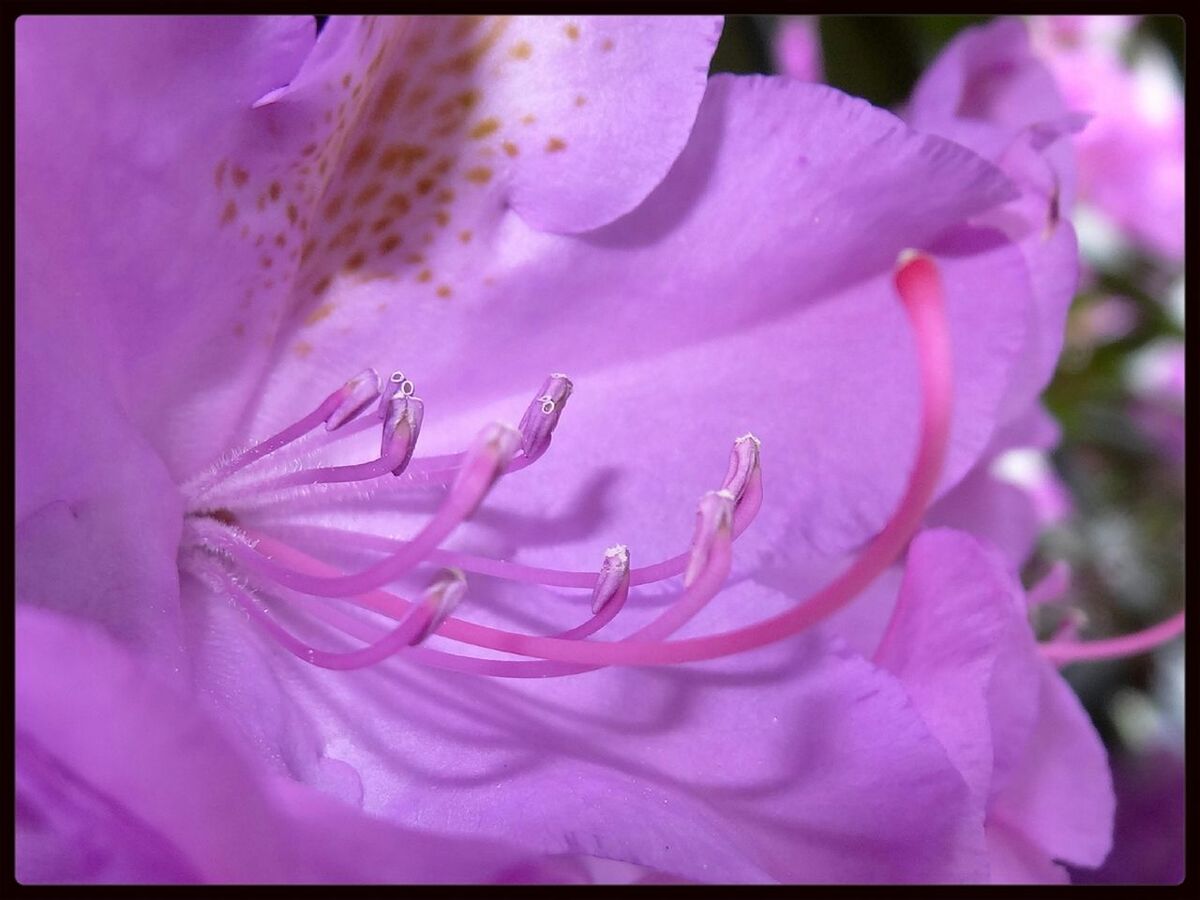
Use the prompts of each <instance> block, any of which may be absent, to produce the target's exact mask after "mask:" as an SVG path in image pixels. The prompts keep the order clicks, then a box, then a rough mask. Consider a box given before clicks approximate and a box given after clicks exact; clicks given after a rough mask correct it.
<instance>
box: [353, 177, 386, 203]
mask: <svg viewBox="0 0 1200 900" xmlns="http://www.w3.org/2000/svg"><path fill="white" fill-rule="evenodd" d="M382 193H383V185H382V184H380V183H379V182H377V181H376V182H374V183H372V184H368V185H367V186H366V187H365V188H363V189H362V190H361V191H359V192H358V193H357V194H356V195H355V197H354V205H355V206H366V205H367V204H368V203H370V202H371V201H372V200H374V199H375V198H376V197H378V196H379V195H380V194H382Z"/></svg>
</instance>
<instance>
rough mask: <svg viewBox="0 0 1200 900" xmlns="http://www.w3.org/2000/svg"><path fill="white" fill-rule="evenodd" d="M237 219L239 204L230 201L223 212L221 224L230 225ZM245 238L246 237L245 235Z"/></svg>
mask: <svg viewBox="0 0 1200 900" xmlns="http://www.w3.org/2000/svg"><path fill="white" fill-rule="evenodd" d="M236 218H237V204H236V203H234V202H233V201H232V200H230V201H229V202H228V203H226V204H225V208H224V209H223V210H221V224H222V225H228V224H229V223H230V222H232V221H233V220H234V219H236ZM243 237H244V235H243Z"/></svg>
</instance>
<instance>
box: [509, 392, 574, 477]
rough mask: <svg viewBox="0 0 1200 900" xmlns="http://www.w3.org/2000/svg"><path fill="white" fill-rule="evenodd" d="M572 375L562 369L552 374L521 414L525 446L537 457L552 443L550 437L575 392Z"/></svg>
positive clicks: (526, 451)
mask: <svg viewBox="0 0 1200 900" xmlns="http://www.w3.org/2000/svg"><path fill="white" fill-rule="evenodd" d="M572 387H573V385H572V384H571V379H570V378H568V377H567V376H566V375H562V374H559V373H555V374H552V375H550V376H548V377H547V378H546V380H545V382H544V383H543V384H542V390H541V392H540V394H539V395H538V396H537V397H535V398H534V399H533V402H531V403H530V404H529V407H528V408H527V409H526V410H525V415H524V416H522V417H521V424H520V426H519V427H520V431H521V450H522V452H523V453H524V454H525V456H526V457H527V458H528V459H530V460H535V459H537V458H538V457H539V456H541V455H542V454H543V453H545V452H546V449H547V448H548V447H549V446H550V438H551V436H552V435H553V433H554V428H555V426H557V425H558V419H559V416H561V415H562V411H563V409H564V408H565V407H566V405H567V398H568V397H570V396H571V389H572Z"/></svg>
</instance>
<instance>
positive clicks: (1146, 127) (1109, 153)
mask: <svg viewBox="0 0 1200 900" xmlns="http://www.w3.org/2000/svg"><path fill="white" fill-rule="evenodd" d="M1030 24H1031V28H1032V33H1033V42H1034V49H1035V51H1036V52H1037V53H1038V55H1039V56H1040V57H1041V58H1042V59H1043V60H1045V62H1046V63H1047V65H1049V66H1050V69H1051V71H1052V72H1053V73H1054V77H1055V80H1056V81H1057V83H1058V85H1059V87H1060V88H1061V90H1062V91H1063V95H1064V98H1065V100H1066V102H1067V105H1068V106H1069V107H1070V108H1071V109H1075V110H1080V111H1083V112H1087V113H1089V114H1090V115H1091V116H1092V118H1091V119H1090V120H1089V122H1088V124H1087V127H1086V128H1084V130H1083V131H1082V132H1080V133H1079V134H1078V135H1077V136H1076V138H1075V143H1076V146H1077V147H1078V151H1079V196H1080V199H1081V201H1083V202H1085V203H1087V204H1089V205H1090V206H1092V207H1094V208H1095V209H1096V210H1097V211H1098V212H1099V213H1101V214H1102V215H1104V216H1106V217H1108V219H1109V220H1111V221H1112V222H1113V223H1114V224H1115V225H1116V226H1117V227H1118V228H1119V229H1120V230H1121V231H1122V232H1123V233H1124V234H1125V235H1126V237H1127V238H1128V239H1129V240H1130V241H1131V242H1132V243H1135V244H1137V245H1139V246H1141V247H1143V248H1145V249H1147V250H1149V251H1151V252H1153V253H1156V254H1158V255H1159V256H1161V257H1163V258H1164V259H1165V260H1166V261H1167V262H1170V263H1178V262H1181V261H1182V258H1183V186H1184V155H1183V150H1184V142H1183V123H1184V112H1183V110H1184V105H1183V89H1182V85H1181V84H1180V79H1179V76H1178V74H1177V73H1176V72H1175V70H1174V67H1173V64H1172V63H1171V61H1170V59H1169V58H1168V57H1167V56H1166V54H1165V53H1164V52H1163V51H1162V50H1157V49H1150V48H1146V47H1143V48H1138V49H1137V51H1136V52H1135V54H1134V55H1133V58H1132V60H1131V61H1127V59H1126V54H1127V53H1129V50H1130V40H1129V38H1130V36H1131V33H1132V31H1133V29H1134V27H1135V26H1136V25H1137V24H1138V17H1136V16H1035V17H1033V18H1032V19H1031V20H1030Z"/></svg>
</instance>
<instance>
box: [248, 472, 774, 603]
mask: <svg viewBox="0 0 1200 900" xmlns="http://www.w3.org/2000/svg"><path fill="white" fill-rule="evenodd" d="M751 479H752V481H753V482H754V484H753V487H751V486H750V485H749V484H748V485H747V488H746V496H744V497H743V498H742V501H741V502H740V503H739V504H738V506H737V509H736V510H735V511H734V514H733V537H734V540H736V539H737V538H739V537H741V535H742V534H743V533H744V532H745V530H746V529H747V528H748V527H749V526H750V523H751V522H753V521H754V517H755V516H756V515H757V513H758V511H759V509H760V508H761V507H762V475H761V472H758V471H756V472H755V473H754V475H752V476H751ZM291 528H293V529H299V530H301V531H304V532H311V533H312V534H314V535H316V536H318V537H321V538H330V537H332V538H333V539H335V540H338V541H340V542H341V543H342V544H343V545H347V546H354V547H357V548H360V549H364V550H382V551H384V552H386V553H392V552H394V551H395V550H396V548H397V547H402V546H404V545H405V544H407V543H408V542H407V541H402V540H397V539H395V538H386V537H380V536H378V535H373V534H360V533H359V532H356V531H346V530H344V529H340V528H329V527H327V526H322V525H300V526H291ZM244 530H245V532H246V535H247V536H248V537H250V538H251V539H252V540H254V541H256V542H257V545H258V546H259V547H261V548H262V549H264V550H265V551H266V552H267V553H269V554H270V555H271V556H273V557H278V556H280V555H281V554H282V553H284V552H286V549H287V547H286V545H285V544H283V543H281V542H278V541H275V540H274V539H272V538H270V537H268V536H267V535H265V534H263V533H261V532H257V531H253V530H251V529H248V528H247V529H244ZM425 561H426V562H430V563H434V564H436V565H439V566H455V567H457V568H459V569H462V570H463V571H465V572H474V573H475V574H477V575H490V576H494V577H496V578H505V579H507V580H509V581H518V582H523V583H525V584H540V585H545V586H547V587H565V588H591V587H592V586H593V585H594V584H595V583H596V573H595V572H566V571H562V570H559V569H544V568H540V567H538V566H526V565H521V564H520V563H511V562H505V561H504V560H500V559H488V558H487V557H482V556H473V555H471V554H468V553H459V552H457V551H453V550H431V551H430V552H429V555H428V556H427V557H426V559H425ZM687 561H688V554H687V553H681V554H679V555H678V556H672V557H671V558H670V559H665V560H663V561H662V562H657V563H654V564H652V565H648V566H641V567H639V568H634V569H630V570H629V583H630V584H631V585H635V586H636V585H642V584H655V583H657V582H659V581H662V580H664V579H666V578H672V577H674V576H676V575H682V574H683V570H684V568H686V566H687Z"/></svg>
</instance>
